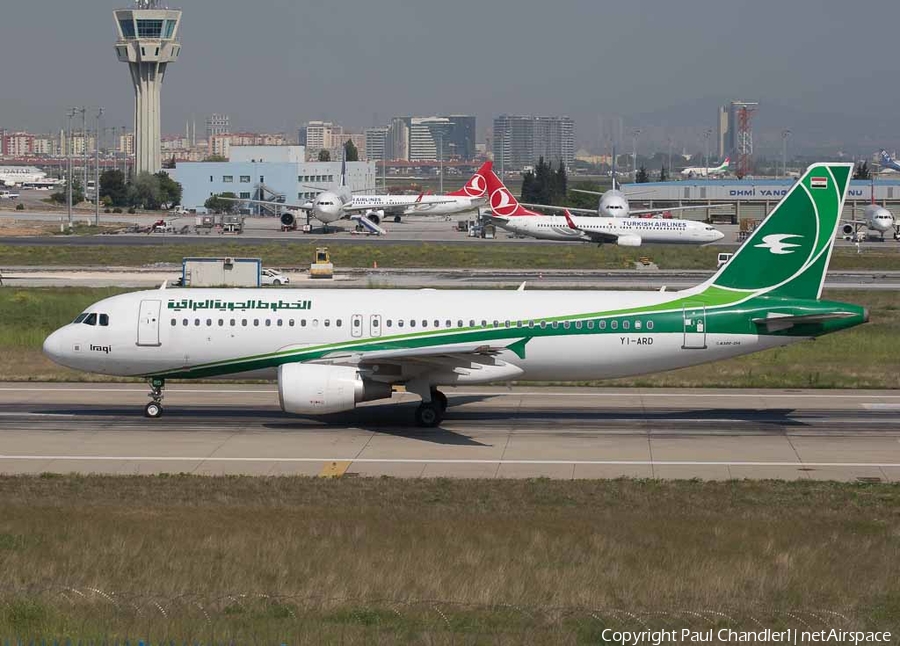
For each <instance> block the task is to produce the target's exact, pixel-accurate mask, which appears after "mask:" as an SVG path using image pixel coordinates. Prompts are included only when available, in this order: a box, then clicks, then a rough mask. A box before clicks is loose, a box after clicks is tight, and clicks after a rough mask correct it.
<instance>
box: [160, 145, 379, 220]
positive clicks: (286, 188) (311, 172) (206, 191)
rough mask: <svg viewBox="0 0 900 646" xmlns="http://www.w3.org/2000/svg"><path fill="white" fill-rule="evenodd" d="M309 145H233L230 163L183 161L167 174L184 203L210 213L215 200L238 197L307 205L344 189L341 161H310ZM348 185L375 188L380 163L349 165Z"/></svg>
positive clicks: (264, 211)
mask: <svg viewBox="0 0 900 646" xmlns="http://www.w3.org/2000/svg"><path fill="white" fill-rule="evenodd" d="M305 155H306V151H305V147H304V146H232V147H231V157H230V160H229V161H227V162H179V163H177V164H176V165H175V168H173V169H169V170H167V171H166V172H167V173H168V174H169V175H170V176H171V177H172V178H173V179H174V180H175V181H177V182H179V183H180V184H181V186H182V189H183V195H182V198H181V203H182V204H183V205H184V207H185V208H187V209H197V211H198V212H201V213H202V212H203V211H204V207H203V205H204V203H205V202H206V200H207V199H209V198H210V197H212V196H213V195H220V194H222V193H234V194H235V195H237V196H238V197H240V198H243V199H246V200H267V201H278V200H281V201H284V202H288V203H291V204H297V203H301V204H302V203H304V202H306V201H307V200H311V199H313V198H314V197H315V196H316V195H317V194H319V193H321V192H322V191H326V190H330V189H335V188H337V187H338V186H340V179H341V162H307V161H305ZM347 184H348V185H349V186H350V189H351V190H354V191H363V190H366V189H371V188H373V187H374V186H375V163H374V162H347ZM246 211H247V212H248V213H253V214H259V215H276V214H277V211H278V209H277V208H276V207H272V208H269V207H266V206H262V205H247V209H246Z"/></svg>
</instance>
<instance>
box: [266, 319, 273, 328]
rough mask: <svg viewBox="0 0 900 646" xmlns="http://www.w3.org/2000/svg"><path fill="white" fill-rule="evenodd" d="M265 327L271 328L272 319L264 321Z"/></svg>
mask: <svg viewBox="0 0 900 646" xmlns="http://www.w3.org/2000/svg"><path fill="white" fill-rule="evenodd" d="M266 327H272V319H266Z"/></svg>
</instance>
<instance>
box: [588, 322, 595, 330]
mask: <svg viewBox="0 0 900 646" xmlns="http://www.w3.org/2000/svg"><path fill="white" fill-rule="evenodd" d="M587 325H588V329H589V330H593V329H594V322H593V321H588V324H587Z"/></svg>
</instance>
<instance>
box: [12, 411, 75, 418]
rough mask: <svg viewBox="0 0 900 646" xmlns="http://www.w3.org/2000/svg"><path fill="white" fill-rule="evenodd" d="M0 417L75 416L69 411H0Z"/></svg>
mask: <svg viewBox="0 0 900 646" xmlns="http://www.w3.org/2000/svg"><path fill="white" fill-rule="evenodd" d="M0 417H75V415H72V414H70V413H5V412H4V413H0Z"/></svg>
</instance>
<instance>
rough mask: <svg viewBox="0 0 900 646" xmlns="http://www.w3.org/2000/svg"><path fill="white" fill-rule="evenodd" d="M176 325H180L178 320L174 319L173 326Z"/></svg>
mask: <svg viewBox="0 0 900 646" xmlns="http://www.w3.org/2000/svg"><path fill="white" fill-rule="evenodd" d="M176 325H178V321H177V320H175V319H172V327H175V326H176Z"/></svg>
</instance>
